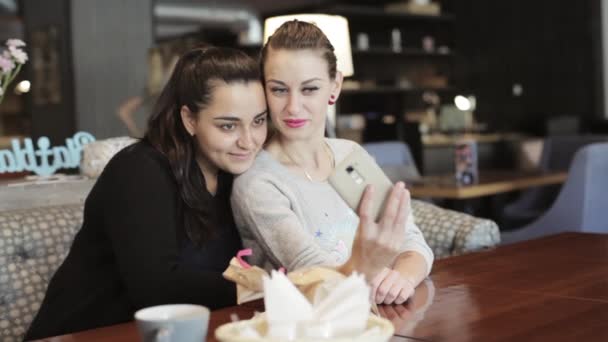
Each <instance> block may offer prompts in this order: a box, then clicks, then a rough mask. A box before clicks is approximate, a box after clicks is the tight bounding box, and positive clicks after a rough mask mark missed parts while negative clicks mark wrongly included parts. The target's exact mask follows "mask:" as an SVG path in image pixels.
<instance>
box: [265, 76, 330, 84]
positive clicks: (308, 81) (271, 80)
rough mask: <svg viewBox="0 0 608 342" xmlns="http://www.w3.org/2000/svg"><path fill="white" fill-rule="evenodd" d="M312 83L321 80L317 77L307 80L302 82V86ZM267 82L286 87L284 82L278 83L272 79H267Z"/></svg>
mask: <svg viewBox="0 0 608 342" xmlns="http://www.w3.org/2000/svg"><path fill="white" fill-rule="evenodd" d="M314 81H323V79H322V78H319V77H315V78H311V79H309V80H306V81H304V82H302V84H307V83H310V82H314ZM267 82H273V83H278V84H281V85H286V84H285V82H283V81H279V80H275V79H272V78H271V79H269V80H268V81H267Z"/></svg>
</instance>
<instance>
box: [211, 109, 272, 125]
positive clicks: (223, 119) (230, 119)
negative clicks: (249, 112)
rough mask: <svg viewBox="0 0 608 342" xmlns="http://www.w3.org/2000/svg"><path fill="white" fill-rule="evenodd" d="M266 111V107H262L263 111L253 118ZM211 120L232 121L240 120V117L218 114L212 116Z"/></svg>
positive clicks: (260, 115) (264, 113)
mask: <svg viewBox="0 0 608 342" xmlns="http://www.w3.org/2000/svg"><path fill="white" fill-rule="evenodd" d="M267 113H268V109H264V111H263V112H261V113H258V114H256V115H255V117H254V118H255V119H257V118H259V117H262V116H264V115H266V114H267ZM213 120H222V121H234V122H237V121H241V119H240V118H238V117H236V116H219V117H217V118H213Z"/></svg>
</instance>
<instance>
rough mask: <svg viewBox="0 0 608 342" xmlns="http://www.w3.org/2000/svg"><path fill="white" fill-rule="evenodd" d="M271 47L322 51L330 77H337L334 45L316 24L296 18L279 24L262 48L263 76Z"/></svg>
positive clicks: (274, 48)
mask: <svg viewBox="0 0 608 342" xmlns="http://www.w3.org/2000/svg"><path fill="white" fill-rule="evenodd" d="M269 48H272V49H273V50H278V49H285V50H305V49H310V50H317V51H320V52H321V53H322V56H323V58H324V59H325V60H326V61H327V65H328V70H327V71H328V72H329V77H330V79H332V80H333V79H335V78H336V54H335V53H334V46H333V45H331V43H330V42H329V39H327V36H326V35H325V33H323V31H321V29H320V28H318V27H317V26H316V25H314V24H311V23H307V22H305V21H299V20H297V19H294V20H291V21H287V22H285V23H283V25H281V26H279V28H278V29H277V30H276V31H275V32H274V33H273V34H272V36H270V37H269V38H268V41H267V42H266V44H265V45H264V47H263V48H262V53H261V66H262V77H263V76H264V63H266V60H267V58H268V49H269Z"/></svg>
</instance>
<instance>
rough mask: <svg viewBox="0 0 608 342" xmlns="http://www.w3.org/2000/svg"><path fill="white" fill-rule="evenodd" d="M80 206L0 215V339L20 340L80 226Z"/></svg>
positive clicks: (8, 212) (81, 208)
mask: <svg viewBox="0 0 608 342" xmlns="http://www.w3.org/2000/svg"><path fill="white" fill-rule="evenodd" d="M82 213H83V206H82V204H75V205H65V206H56V207H46V208H36V209H29V210H15V211H5V212H1V213H0V340H1V341H13V340H14V341H21V340H22V339H23V334H24V333H25V331H26V329H27V327H28V326H29V324H30V323H31V321H32V319H33V318H34V316H35V315H36V312H37V310H38V308H39V307H40V304H41V303H42V299H43V298H44V293H45V291H46V287H47V285H48V282H49V281H50V278H51V277H52V275H53V273H54V272H55V270H57V268H58V267H59V265H60V264H61V262H63V259H64V258H65V256H66V255H67V252H68V251H69V248H70V245H71V243H72V240H73V238H74V235H75V233H76V232H77V231H78V229H80V226H81V225H82Z"/></svg>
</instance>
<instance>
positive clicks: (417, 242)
mask: <svg viewBox="0 0 608 342" xmlns="http://www.w3.org/2000/svg"><path fill="white" fill-rule="evenodd" d="M407 202H408V204H407V205H408V219H407V223H406V224H405V239H404V244H403V247H402V252H401V253H400V254H399V256H398V257H397V258H396V260H395V262H394V263H392V267H391V266H390V265H389V266H387V267H385V268H384V269H383V270H382V272H381V273H380V274H379V275H378V276H377V277H376V278H375V279H374V280H373V281H372V298H373V299H374V300H375V301H376V303H378V304H382V303H384V304H393V303H394V304H402V303H403V302H405V301H406V300H407V299H408V298H409V297H410V296H411V295H412V294H413V293H414V289H415V288H416V286H418V284H420V282H421V281H422V280H424V278H426V276H428V275H429V273H430V272H431V268H432V265H433V259H434V256H433V252H432V250H431V249H430V247H429V246H428V244H427V243H426V241H425V240H424V237H423V236H422V232H421V231H420V229H419V228H418V227H417V226H416V224H415V223H414V216H413V215H412V213H411V205H410V196H409V192H408V193H407Z"/></svg>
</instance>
